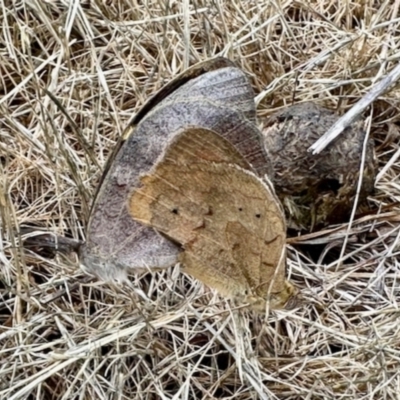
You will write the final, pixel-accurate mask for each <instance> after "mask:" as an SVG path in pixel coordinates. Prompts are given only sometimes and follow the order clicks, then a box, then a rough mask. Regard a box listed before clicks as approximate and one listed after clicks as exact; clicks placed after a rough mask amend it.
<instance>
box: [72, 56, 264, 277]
mask: <svg viewBox="0 0 400 400" xmlns="http://www.w3.org/2000/svg"><path fill="white" fill-rule="evenodd" d="M253 97H254V93H253V90H252V88H251V85H250V83H249V81H248V79H247V77H246V75H245V74H244V73H243V72H242V71H241V70H240V69H238V68H236V67H235V66H234V64H233V63H232V62H231V61H229V60H227V59H225V58H217V59H214V60H210V61H207V62H205V63H201V64H198V65H196V66H194V67H192V68H191V69H189V70H188V71H185V73H184V74H182V75H181V76H179V77H177V78H176V79H174V80H173V81H172V82H170V83H169V84H168V85H167V86H165V87H164V88H163V89H161V91H160V92H159V93H158V94H156V95H155V96H154V97H153V98H152V99H150V100H149V102H148V103H147V104H146V105H145V106H144V107H143V108H142V110H141V111H139V113H138V114H137V115H136V116H135V118H133V119H132V121H131V122H130V124H129V128H128V129H127V130H126V132H125V134H124V136H123V139H122V140H121V142H120V143H119V144H118V145H117V147H116V149H115V151H114V155H113V156H112V157H111V158H110V159H109V161H108V163H107V166H106V168H105V171H104V174H103V177H102V179H101V182H100V184H99V189H98V191H97V194H96V196H95V200H94V203H93V206H92V210H91V215H90V219H89V223H88V226H87V232H86V236H87V238H86V243H85V244H84V245H82V246H81V247H80V251H79V252H80V261H81V264H82V266H83V267H84V268H85V269H86V270H88V271H89V272H92V273H94V274H95V275H97V276H99V277H101V278H102V279H104V280H120V281H123V280H125V279H126V273H127V270H129V269H131V270H135V269H143V268H166V267H169V266H171V265H173V264H175V263H176V262H177V260H178V255H179V253H180V251H181V249H180V247H179V246H177V245H176V244H175V243H173V242H171V241H170V240H168V239H166V238H165V237H164V236H162V235H160V234H159V233H158V232H157V231H156V230H154V229H153V228H152V227H149V226H144V225H142V224H140V223H139V222H137V221H135V220H133V219H132V218H131V217H130V216H129V214H128V210H127V207H126V203H127V199H128V195H129V193H130V192H131V191H132V189H133V188H135V187H137V186H138V185H139V183H140V182H139V176H140V175H141V174H143V173H146V172H148V171H150V169H151V168H152V166H153V165H154V163H155V162H156V160H157V159H158V158H159V157H162V155H163V154H164V153H165V151H166V150H167V149H168V146H169V143H170V142H171V140H173V138H174V135H175V134H176V132H178V131H179V130H181V129H186V128H187V127H188V126H195V127H199V128H207V129H212V130H214V131H215V132H217V133H219V134H220V135H222V136H224V137H225V138H226V139H227V140H228V141H229V142H231V143H232V146H233V147H234V148H236V149H237V150H238V152H240V154H242V155H243V157H244V158H245V159H247V160H248V161H249V162H250V163H251V164H252V166H253V167H254V169H255V170H256V171H257V173H258V174H260V175H263V174H265V173H266V172H269V164H268V160H267V158H266V156H265V154H264V151H263V148H262V146H261V143H260V134H259V131H258V129H257V128H256V126H255V124H254V122H255V106H254V100H253ZM231 162H232V163H233V162H234V161H233V160H232V161H231Z"/></svg>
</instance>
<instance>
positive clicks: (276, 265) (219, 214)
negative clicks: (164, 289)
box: [129, 127, 295, 310]
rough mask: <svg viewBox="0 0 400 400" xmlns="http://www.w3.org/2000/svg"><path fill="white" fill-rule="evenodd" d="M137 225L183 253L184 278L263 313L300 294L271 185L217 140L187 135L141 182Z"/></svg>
mask: <svg viewBox="0 0 400 400" xmlns="http://www.w3.org/2000/svg"><path fill="white" fill-rule="evenodd" d="M141 185H142V186H141V187H140V188H139V187H138V188H135V189H134V190H133V193H132V196H131V198H130V202H129V212H130V214H131V215H132V217H133V218H134V219H135V220H136V221H138V222H140V223H141V224H145V225H147V226H150V227H152V228H155V229H157V230H158V231H159V232H161V233H162V234H164V235H165V236H166V237H168V238H169V239H170V240H172V241H174V242H176V243H178V244H180V245H182V248H183V249H184V252H183V253H181V254H180V256H179V261H180V262H181V263H182V265H183V268H184V271H186V272H188V273H189V274H191V275H192V276H194V277H195V278H197V279H199V280H200V281H202V282H203V283H205V284H207V285H209V286H210V287H213V288H215V289H217V290H218V291H220V292H221V293H222V294H223V295H226V296H229V297H233V298H235V299H238V300H240V301H242V302H243V301H244V302H249V303H251V304H252V306H253V307H254V308H255V309H257V310H264V309H265V306H266V302H268V303H269V307H270V308H271V309H275V308H282V307H284V306H285V305H286V304H287V303H288V301H289V300H290V299H291V298H292V296H293V295H294V294H295V289H294V287H293V286H292V285H291V284H290V283H289V282H288V281H287V280H286V278H285V264H286V252H285V242H286V226H285V219H284V215H283V212H282V210H281V207H280V204H279V202H278V200H277V198H276V196H275V194H274V191H273V189H272V187H271V185H270V183H269V182H268V181H267V180H262V179H260V178H259V177H257V176H256V174H255V173H254V172H253V170H252V168H251V166H250V164H249V163H248V161H246V159H245V158H244V157H243V156H242V155H241V154H240V153H239V152H238V151H237V150H236V149H235V147H234V146H233V145H232V144H231V143H230V142H229V141H227V140H225V139H224V138H222V137H221V136H220V135H218V134H217V133H216V132H214V131H212V130H209V129H204V128H198V127H185V128H183V129H180V130H179V131H178V132H176V133H175V134H174V135H173V138H172V139H171V141H170V143H169V146H168V148H167V149H166V150H165V152H164V153H163V155H162V156H161V157H160V159H159V160H158V162H157V163H156V164H155V165H154V166H153V168H152V169H151V171H150V172H149V173H147V174H146V175H144V176H142V178H141Z"/></svg>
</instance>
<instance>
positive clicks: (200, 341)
mask: <svg viewBox="0 0 400 400" xmlns="http://www.w3.org/2000/svg"><path fill="white" fill-rule="evenodd" d="M399 3H400V2H399V1H398V0H396V1H387V2H378V1H372V0H371V1H370V0H363V1H361V0H358V1H352V0H348V1H343V0H342V1H337V2H330V1H327V0H312V1H282V0H277V1H237V0H217V1H202V0H199V1H189V0H184V1H181V2H178V1H161V0H153V1H135V0H132V1H127V0H116V1H81V2H68V1H64V2H60V1H43V2H42V1H28V0H21V1H17V0H15V1H11V0H5V1H4V2H3V3H2V6H1V8H0V13H1V14H2V18H1V20H2V29H1V33H0V54H1V63H0V71H1V73H0V78H1V80H0V93H1V97H0V166H1V169H2V174H1V179H0V203H1V207H0V213H1V225H0V226H1V233H2V242H1V243H2V247H1V249H0V262H1V284H0V294H1V314H0V322H1V328H0V345H1V350H0V351H1V353H0V354H1V355H0V358H1V367H0V398H4V399H10V400H11V399H78V398H79V399H134V398H135V399H170V398H171V399H172V398H179V399H210V398H215V399H221V398H224V399H237V400H245V399H246V400H247V399H258V398H264V399H269V398H270V399H306V398H307V399H383V398H384V399H396V398H398V396H399V395H398V388H399V385H400V376H399V366H400V362H399V355H400V324H398V315H399V310H398V306H397V304H398V301H399V299H400V288H399V284H398V274H399V263H398V261H397V252H398V247H397V243H398V235H399V213H398V210H399V207H398V201H399V197H400V187H399V185H398V183H397V182H396V180H397V176H398V174H399V172H400V165H399V160H398V157H399V154H400V152H399V148H398V142H399V124H400V117H399V115H400V113H399V100H398V99H399V97H400V91H399V87H398V86H396V85H395V86H394V87H392V88H391V90H390V91H388V92H387V93H386V94H384V95H383V96H381V97H380V98H379V99H378V100H377V101H376V102H375V103H374V104H373V105H372V106H371V107H370V108H368V109H367V110H366V111H365V112H364V114H363V115H362V117H363V118H364V119H365V121H366V122H365V128H366V131H367V133H368V135H369V138H370V139H369V140H372V141H373V142H374V145H375V149H376V154H377V159H378V165H379V168H378V175H377V178H376V182H375V188H376V191H375V193H374V195H373V196H370V198H369V205H370V210H372V211H369V213H368V214H367V215H362V216H357V218H356V219H355V220H353V221H352V223H351V224H350V223H345V224H343V225H341V226H340V227H339V228H337V229H336V230H329V229H328V228H327V229H326V230H324V231H323V232H317V234H315V236H311V237H304V238H300V239H297V240H292V241H291V242H290V244H289V245H288V275H289V277H290V279H291V280H292V281H293V282H294V283H295V284H296V286H297V287H298V288H300V290H301V291H302V293H303V296H304V298H305V302H304V304H303V305H302V306H301V307H299V308H296V309H294V310H291V311H282V312H275V313H271V314H270V315H268V316H267V317H264V316H258V315H256V314H254V313H252V312H250V311H246V310H235V311H232V309H231V307H230V306H231V304H230V303H229V302H227V301H226V300H224V299H222V298H221V297H219V296H218V294H216V293H215V292H213V291H210V290H209V289H208V288H207V287H205V286H203V285H202V284H201V283H200V282H198V281H196V280H194V279H191V278H190V277H188V276H185V275H183V274H181V273H180V272H179V268H178V267H176V268H172V269H170V270H167V271H164V272H156V273H153V272H149V273H147V274H144V275H143V274H142V275H137V276H135V275H134V276H132V283H133V285H132V288H128V287H117V286H116V287H114V286H110V285H106V284H103V283H102V282H99V281H96V280H88V279H87V277H86V275H85V274H84V273H83V272H82V271H81V270H80V268H79V265H78V261H77V259H76V257H75V256H73V255H72V256H70V257H63V256H61V255H57V256H56V257H55V258H52V257H44V256H40V255H37V254H34V253H32V252H29V251H22V249H21V246H20V240H19V239H20V236H19V234H18V227H20V226H24V225H29V226H36V227H41V228H42V229H44V230H47V231H51V232H54V233H56V234H58V235H66V236H69V237H73V238H76V239H80V240H83V239H84V237H85V224H86V221H87V218H88V215H89V208H90V203H91V200H92V198H93V196H94V193H95V191H96V187H97V183H98V181H99V178H100V175H101V171H102V167H103V166H104V164H105V162H106V160H107V157H108V155H109V154H110V152H111V151H112V149H113V146H114V145H115V143H116V141H117V139H118V137H119V136H120V135H121V134H122V132H123V130H124V128H125V126H126V123H127V121H128V120H129V119H130V118H131V117H132V115H134V113H135V112H137V111H138V110H139V109H140V107H141V106H142V105H143V104H144V102H145V101H146V100H147V99H148V98H149V96H151V95H152V94H153V93H154V92H155V91H156V90H157V89H159V88H160V87H162V86H163V84H165V83H166V82H168V81H169V80H170V79H172V78H173V77H174V76H176V75H177V74H178V73H180V72H182V71H183V70H185V68H187V67H189V66H190V65H193V64H195V63H196V62H199V61H202V60H205V59H208V58H210V57H212V56H215V55H221V56H225V57H228V58H230V59H232V60H233V61H235V62H236V64H237V65H238V66H240V67H241V68H242V69H243V70H244V71H246V72H247V73H248V74H249V76H250V78H251V82H252V85H253V87H254V90H255V91H256V101H257V106H258V116H259V118H263V117H265V116H267V115H270V114H271V113H273V112H274V111H276V110H277V109H279V108H281V107H282V106H284V105H289V104H292V103H293V102H295V103H299V102H305V101H311V100H312V101H315V102H317V103H318V104H320V105H323V106H326V107H329V108H332V109H335V110H337V111H338V113H340V114H343V113H344V112H346V111H347V110H348V109H349V108H350V107H351V106H352V105H353V104H354V103H355V102H357V100H359V99H360V98H361V97H362V96H363V95H364V94H365V93H367V92H368V91H370V90H371V88H372V86H373V85H374V83H376V82H377V81H379V80H380V79H381V78H382V77H384V76H385V75H386V74H387V73H388V72H389V71H390V70H391V69H392V68H393V67H394V66H395V65H396V63H397V62H398V58H399V46H400V30H399V29H400V28H399V24H400V21H399V19H398V15H399ZM45 89H47V91H48V92H51V94H53V97H55V98H56V99H57V100H58V102H55V101H54V99H52V98H51V97H50V96H49V95H48V94H47V92H46V91H45ZM329 228H332V227H329ZM300 242H301V245H300V244H299V243H300ZM174 396H175V397H174Z"/></svg>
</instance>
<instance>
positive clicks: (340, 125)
mask: <svg viewBox="0 0 400 400" xmlns="http://www.w3.org/2000/svg"><path fill="white" fill-rule="evenodd" d="M399 78H400V64H399V65H397V66H396V67H395V68H393V70H392V71H391V72H390V73H389V74H388V75H387V76H386V77H385V78H383V79H382V80H381V81H380V82H379V83H377V84H376V85H375V86H373V87H372V89H371V90H370V91H369V92H368V93H367V94H366V95H364V96H363V97H362V98H361V99H360V100H359V101H358V102H357V103H356V104H355V105H354V106H353V107H352V108H351V109H350V110H349V111H347V113H346V114H344V115H343V116H342V117H341V118H339V119H338V120H337V121H336V123H334V124H333V126H332V127H331V128H330V129H329V130H328V132H326V133H325V134H324V135H323V136H321V137H320V138H319V139H318V140H317V141H316V142H315V143H314V144H313V145H312V146H311V147H310V148H309V149H308V151H311V152H312V153H313V154H318V153H320V152H321V151H322V150H324V149H325V147H326V146H328V144H329V143H330V142H332V140H334V139H335V138H336V137H338V136H339V135H340V134H341V133H342V132H343V131H344V130H345V129H346V128H347V127H348V126H349V125H350V124H351V123H352V122H353V121H354V120H355V119H356V118H357V117H358V116H359V115H360V114H361V113H362V112H363V111H364V110H365V109H366V108H367V107H368V106H369V105H370V104H371V103H372V102H373V101H375V100H376V98H377V97H379V96H380V95H381V94H383V93H384V92H386V90H387V89H388V88H389V87H390V86H391V85H393V84H394V83H396V82H397V81H398V79H399Z"/></svg>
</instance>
